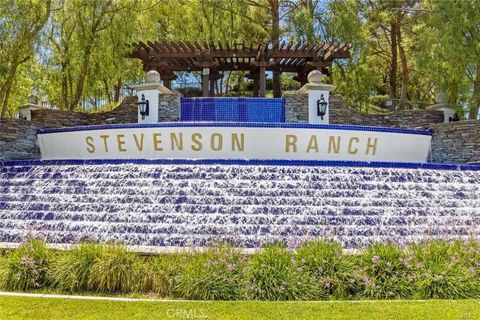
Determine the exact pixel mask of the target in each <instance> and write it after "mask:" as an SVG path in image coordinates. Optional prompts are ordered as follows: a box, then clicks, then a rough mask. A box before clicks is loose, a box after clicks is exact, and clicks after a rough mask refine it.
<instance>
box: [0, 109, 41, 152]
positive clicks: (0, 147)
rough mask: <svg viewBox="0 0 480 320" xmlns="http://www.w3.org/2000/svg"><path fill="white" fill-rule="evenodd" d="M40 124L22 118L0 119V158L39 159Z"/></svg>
mask: <svg viewBox="0 0 480 320" xmlns="http://www.w3.org/2000/svg"><path fill="white" fill-rule="evenodd" d="M37 129H38V126H37V125H36V124H34V123H32V122H30V121H26V120H21V119H11V118H6V119H0V160H13V159H15V160H27V159H39V158H40V150H39V149H38V145H37Z"/></svg>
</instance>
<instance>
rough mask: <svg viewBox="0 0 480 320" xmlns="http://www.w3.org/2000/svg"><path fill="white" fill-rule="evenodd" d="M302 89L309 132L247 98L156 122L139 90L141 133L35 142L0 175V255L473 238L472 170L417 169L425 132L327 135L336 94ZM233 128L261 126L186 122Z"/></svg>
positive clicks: (281, 110)
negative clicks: (15, 248)
mask: <svg viewBox="0 0 480 320" xmlns="http://www.w3.org/2000/svg"><path fill="white" fill-rule="evenodd" d="M154 76H155V75H154ZM151 78H152V77H151ZM153 78H155V79H156V80H155V79H154V80H155V81H156V82H158V81H159V77H158V76H155V77H153ZM310 78H311V77H310V76H309V81H310V80H312V81H310V82H311V83H310V84H307V85H306V88H307V91H308V94H309V105H308V110H309V121H310V122H311V123H309V124H306V123H302V124H298V123H297V124H294V123H282V122H271V121H279V119H285V106H284V101H283V100H280V99H279V100H278V101H273V100H272V99H270V100H268V101H266V102H265V106H266V108H267V107H268V108H267V109H262V110H261V112H257V113H255V112H256V110H257V109H258V108H255V105H254V106H253V107H252V106H251V105H250V106H247V105H246V103H247V102H248V101H247V99H243V100H242V101H241V103H235V104H234V105H230V106H228V105H227V106H221V105H220V106H216V105H215V101H213V100H208V101H207V100H205V101H207V102H208V105H204V103H203V100H199V101H193V102H192V103H190V104H188V103H187V104H186V105H187V106H190V107H191V108H193V107H195V108H197V109H195V110H193V109H192V110H187V111H188V112H183V111H182V112H181V113H180V114H181V115H188V116H189V117H190V118H189V119H188V121H192V122H182V121H181V122H177V123H158V112H159V110H160V105H159V103H158V101H156V100H155V99H158V96H159V94H160V93H162V92H163V91H161V90H160V91H155V90H153V89H152V88H157V87H159V86H160V85H159V83H153V84H152V83H149V84H147V86H146V87H145V90H144V92H143V93H142V92H141V90H140V89H139V95H140V94H141V95H142V98H143V100H145V97H148V99H151V101H150V104H148V103H146V101H143V102H142V103H143V104H145V105H144V107H145V106H146V105H149V107H150V109H151V110H153V112H152V113H150V114H147V113H148V112H147V111H148V110H147V109H142V110H141V111H140V113H139V120H138V121H139V122H141V123H140V124H121V125H102V126H89V127H70V128H57V129H51V128H50V129H48V128H47V129H42V130H40V131H39V132H38V141H39V145H40V149H41V153H42V159H44V160H41V161H30V162H21V161H17V162H15V161H14V162H4V163H2V162H0V242H2V243H3V245H4V246H7V245H11V244H12V243H19V242H21V241H22V240H23V239H25V238H26V237H30V236H33V237H39V238H44V239H45V240H46V241H47V242H49V243H53V244H73V243H77V242H80V241H86V240H93V241H97V242H106V241H117V242H120V243H124V244H127V245H132V246H152V247H155V248H159V247H186V246H194V247H199V246H200V247H201V246H205V245H208V244H210V243H214V242H219V241H221V242H230V243H233V244H235V245H236V246H239V247H243V248H257V247H260V246H262V245H264V244H266V243H270V242H278V241H280V242H284V243H286V244H288V245H292V246H294V245H296V244H299V243H300V242H302V241H304V240H307V239H314V238H334V239H336V240H338V241H340V242H341V243H342V244H343V245H344V246H345V247H346V248H361V247H363V246H365V245H366V244H369V243H372V242H377V241H394V242H396V243H407V242H411V241H419V240H423V239H429V238H445V239H456V238H463V239H464V238H469V237H477V236H478V235H479V233H480V228H479V224H480V188H479V185H480V166H471V165H470V166H468V165H465V166H457V165H435V164H426V163H425V162H426V160H427V156H428V151H429V148H430V141H431V132H430V131H429V130H411V129H398V128H380V127H359V126H345V125H330V124H329V123H328V115H329V114H328V112H329V111H328V108H327V105H328V103H327V102H326V101H328V93H329V91H330V90H331V89H332V88H333V87H332V86H329V85H324V84H322V83H321V81H320V80H321V75H318V74H315V72H313V77H312V79H310ZM309 85H310V87H308V86H309ZM304 88H305V87H304ZM309 88H310V89H311V90H310V89H309ZM157 89H158V88H157ZM226 100H228V99H226ZM226 100H225V101H226ZM218 101H220V100H218ZM218 101H217V102H218ZM249 101H250V100H249ZM255 101H259V100H255V99H251V103H254V104H255V103H256V102H255ZM320 105H322V108H320ZM217 107H218V108H223V109H221V110H220V109H218V108H217ZM205 110H208V113H207V114H204V113H202V112H203V111H205ZM249 112H250V113H252V112H253V113H255V114H249ZM272 113H273V115H272ZM232 115H233V118H232V119H233V120H235V121H239V119H247V120H248V119H254V121H263V122H262V123H258V122H255V123H251V122H250V123H248V121H247V122H198V121H196V118H195V117H196V116H199V117H200V119H201V120H202V121H204V120H206V119H207V120H209V119H210V120H212V121H213V120H215V119H218V118H219V117H220V119H221V120H222V121H228V120H229V119H230V118H229V117H230V116H232ZM209 117H212V118H209ZM272 119H276V120H272ZM233 120H232V121H233ZM268 121H270V122H268ZM142 159H143V160H142ZM147 159H149V160H147Z"/></svg>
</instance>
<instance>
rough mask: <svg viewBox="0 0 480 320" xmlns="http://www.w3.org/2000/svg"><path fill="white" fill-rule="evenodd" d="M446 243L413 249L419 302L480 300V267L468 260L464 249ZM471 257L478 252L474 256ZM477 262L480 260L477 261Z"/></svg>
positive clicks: (411, 249)
mask: <svg viewBox="0 0 480 320" xmlns="http://www.w3.org/2000/svg"><path fill="white" fill-rule="evenodd" d="M471 248H472V247H469V249H466V248H460V247H459V246H458V245H455V244H453V243H448V242H445V241H429V242H424V243H420V244H417V245H411V246H410V247H409V250H410V251H411V252H412V255H413V267H414V276H415V286H416V288H415V289H416V290H415V291H416V295H415V297H416V298H420V299H466V298H478V297H480V292H479V291H480V286H479V279H478V267H477V268H475V265H472V264H471V263H469V261H468V260H466V259H465V258H466V256H465V252H464V251H463V250H464V249H466V250H469V251H472V249H471ZM471 254H472V255H476V254H478V252H472V253H471ZM472 259H475V260H477V261H478V257H475V258H473V257H472Z"/></svg>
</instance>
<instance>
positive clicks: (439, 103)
mask: <svg viewBox="0 0 480 320" xmlns="http://www.w3.org/2000/svg"><path fill="white" fill-rule="evenodd" d="M447 101H448V99H447V96H446V95H445V93H443V92H439V93H438V94H437V96H436V98H435V102H436V104H434V105H431V106H428V107H426V108H425V109H427V110H439V111H443V122H450V121H455V110H453V109H452V108H451V107H452V105H450V104H449V103H448V102H447ZM457 120H458V119H457Z"/></svg>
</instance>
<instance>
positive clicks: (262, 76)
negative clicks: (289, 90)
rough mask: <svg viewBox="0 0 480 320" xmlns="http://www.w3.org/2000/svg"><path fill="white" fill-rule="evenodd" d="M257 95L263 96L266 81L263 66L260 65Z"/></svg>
mask: <svg viewBox="0 0 480 320" xmlns="http://www.w3.org/2000/svg"><path fill="white" fill-rule="evenodd" d="M258 87H259V88H258V96H260V97H265V91H266V81H265V66H260V68H259V76H258Z"/></svg>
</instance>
